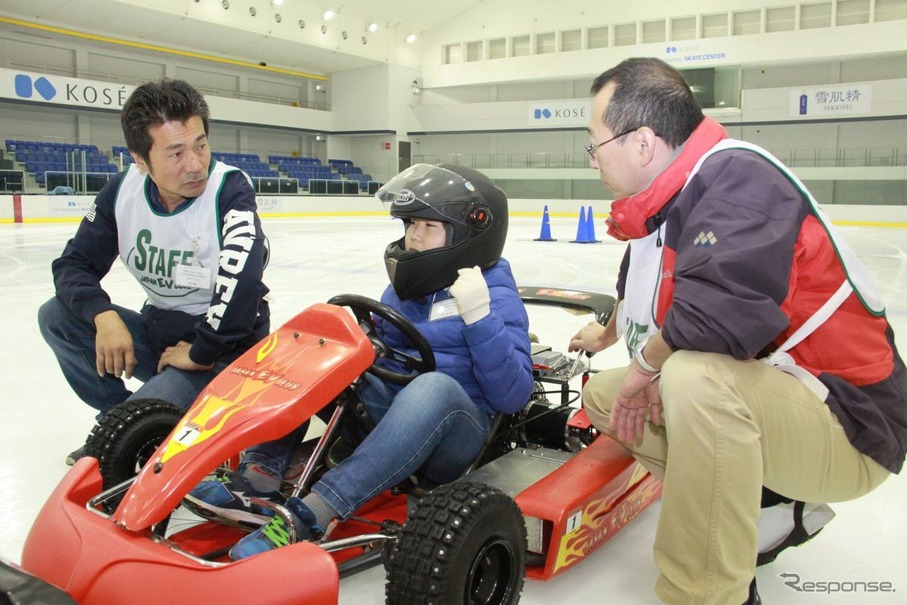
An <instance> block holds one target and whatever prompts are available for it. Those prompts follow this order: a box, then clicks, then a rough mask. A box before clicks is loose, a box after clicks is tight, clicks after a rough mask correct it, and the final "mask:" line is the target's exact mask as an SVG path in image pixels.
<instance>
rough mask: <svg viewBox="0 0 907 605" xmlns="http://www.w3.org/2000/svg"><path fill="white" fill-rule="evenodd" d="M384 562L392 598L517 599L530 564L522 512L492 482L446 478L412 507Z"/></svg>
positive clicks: (443, 602)
mask: <svg viewBox="0 0 907 605" xmlns="http://www.w3.org/2000/svg"><path fill="white" fill-rule="evenodd" d="M385 567H386V569H387V585H386V591H385V594H386V596H387V602H388V603H389V604H394V605H415V604H417V603H419V604H423V603H428V604H432V603H434V604H436V605H460V604H464V605H465V604H472V603H475V604H477V605H509V604H514V603H517V602H519V600H520V592H521V591H522V588H523V581H524V576H525V568H526V527H525V525H524V523H523V515H522V513H520V509H519V508H518V507H517V505H516V503H515V502H514V501H513V499H512V498H510V497H509V496H507V495H506V494H504V493H503V492H501V491H500V490H497V489H494V488H492V487H488V486H487V485H482V484H479V483H467V482H463V483H451V484H449V485H444V486H441V487H439V488H437V489H435V490H433V491H432V492H431V493H429V494H428V495H427V496H425V497H424V498H423V499H422V500H421V501H420V502H419V503H418V504H417V505H416V507H415V509H414V510H413V511H412V512H411V513H410V515H409V519H407V521H406V524H405V525H404V526H403V529H402V530H401V533H400V536H399V538H398V540H397V542H396V544H394V545H393V546H392V547H391V550H390V551H389V552H388V554H387V556H386V558H385Z"/></svg>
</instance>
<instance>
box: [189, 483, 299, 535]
mask: <svg viewBox="0 0 907 605" xmlns="http://www.w3.org/2000/svg"><path fill="white" fill-rule="evenodd" d="M252 498H259V499H261V500H268V501H270V502H274V503H275V504H279V503H281V502H282V498H281V497H280V494H278V493H277V492H258V491H255V490H254V489H253V488H252V486H251V485H250V484H249V481H248V480H247V479H246V478H245V477H243V476H242V475H240V474H239V473H234V472H233V471H218V472H217V474H216V475H214V476H212V477H208V478H206V479H205V480H204V481H202V482H201V483H199V484H198V485H196V486H195V488H193V490H192V491H191V492H189V493H188V494H187V495H186V497H185V498H184V499H183V504H184V505H185V506H186V508H188V509H189V510H190V511H192V512H193V513H195V514H196V515H198V516H199V517H204V518H206V519H213V520H215V521H218V522H220V523H223V524H225V525H231V526H233V527H238V528H240V529H256V528H259V527H261V526H262V525H263V524H265V523H267V522H268V520H269V519H270V518H271V516H272V515H273V514H274V511H272V510H271V509H269V508H266V507H264V506H260V505H258V504H255V503H254V502H252Z"/></svg>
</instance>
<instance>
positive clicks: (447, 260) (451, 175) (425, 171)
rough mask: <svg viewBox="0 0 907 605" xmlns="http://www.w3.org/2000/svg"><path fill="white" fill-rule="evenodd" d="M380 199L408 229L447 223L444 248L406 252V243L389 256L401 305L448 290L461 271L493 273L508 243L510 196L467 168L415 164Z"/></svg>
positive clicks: (380, 192) (391, 247) (396, 244)
mask: <svg viewBox="0 0 907 605" xmlns="http://www.w3.org/2000/svg"><path fill="white" fill-rule="evenodd" d="M375 196H376V197H377V198H378V199H379V200H381V201H382V202H384V204H385V205H387V206H389V207H390V213H391V216H394V217H397V218H399V219H402V220H403V224H404V227H408V226H409V224H410V222H411V221H412V220H413V219H417V218H421V219H426V220H432V221H442V222H443V223H444V224H445V230H446V232H447V241H446V243H445V245H444V246H443V247H441V248H435V249H432V250H425V251H424V252H419V251H416V250H406V249H405V244H404V238H400V239H399V240H397V241H395V242H392V243H391V244H389V245H388V247H387V249H386V250H385V251H384V264H385V266H386V267H387V275H388V277H389V278H390V282H391V285H392V286H393V288H394V290H395V291H396V293H397V296H399V297H400V298H401V299H402V300H406V299H409V298H415V297H418V296H425V295H426V294H430V293H432V292H436V291H437V290H441V289H442V288H446V287H448V286H450V285H451V284H453V283H454V281H456V279H457V271H458V270H459V269H463V268H467V267H474V266H479V267H481V268H483V269H486V268H488V267H491V266H492V265H494V264H495V263H496V262H498V259H500V258H501V252H502V251H503V250H504V240H505V239H506V238H507V221H508V214H507V196H505V195H504V192H503V191H501V190H500V189H498V188H497V186H496V185H495V184H494V182H493V181H492V180H491V179H489V178H488V177H487V176H485V175H484V174H482V173H481V172H478V171H477V170H473V169H471V168H466V167H464V166H457V165H452V164H440V165H438V166H432V165H430V164H416V165H415V166H411V167H410V168H407V169H406V170H404V171H403V172H401V173H400V174H398V175H397V176H395V177H394V178H392V179H391V180H390V181H388V182H387V183H386V184H385V185H384V186H383V187H381V189H379V190H378V192H377V193H376V194H375Z"/></svg>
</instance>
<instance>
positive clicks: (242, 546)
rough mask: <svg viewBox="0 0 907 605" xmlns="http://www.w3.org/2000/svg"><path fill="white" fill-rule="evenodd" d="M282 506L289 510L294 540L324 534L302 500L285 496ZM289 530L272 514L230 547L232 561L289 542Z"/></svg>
mask: <svg viewBox="0 0 907 605" xmlns="http://www.w3.org/2000/svg"><path fill="white" fill-rule="evenodd" d="M284 506H285V507H286V508H287V509H288V510H289V512H290V518H291V521H292V523H293V528H294V529H295V531H296V540H295V541H296V542H300V541H303V540H319V539H321V537H322V536H324V528H323V527H320V526H319V525H318V522H317V521H316V520H315V513H313V512H312V511H311V510H310V509H309V507H308V506H306V505H305V504H303V502H302V500H300V499H299V498H296V497H290V498H287V501H286V503H285V504H284ZM290 542H291V540H290V530H289V528H288V527H287V525H286V521H285V520H284V518H283V517H282V516H280V515H274V516H273V517H272V518H271V520H270V521H268V524H267V525H263V526H262V527H259V528H258V529H256V530H255V531H253V532H252V533H251V534H249V535H248V536H246V537H245V538H243V539H242V540H240V541H239V542H237V543H236V545H235V546H234V547H233V548H231V549H230V558H231V559H232V560H234V561H238V560H240V559H245V558H246V557H251V556H252V555H257V554H258V553H262V552H266V551H269V550H273V549H275V548H279V547H281V546H286V545H288V544H290Z"/></svg>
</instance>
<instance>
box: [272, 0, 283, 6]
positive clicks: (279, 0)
mask: <svg viewBox="0 0 907 605" xmlns="http://www.w3.org/2000/svg"><path fill="white" fill-rule="evenodd" d="M271 4H273V5H274V6H280V5H281V4H283V0H271Z"/></svg>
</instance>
